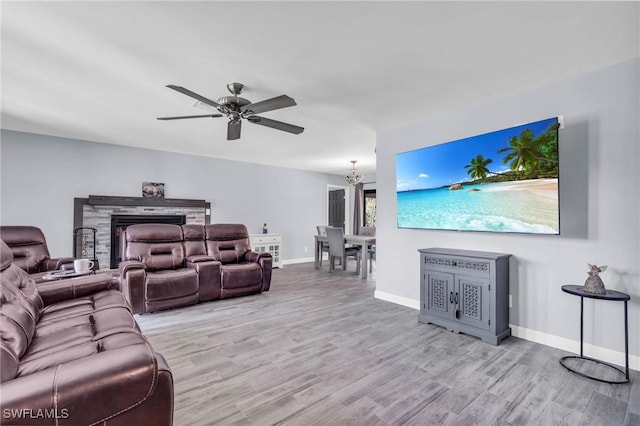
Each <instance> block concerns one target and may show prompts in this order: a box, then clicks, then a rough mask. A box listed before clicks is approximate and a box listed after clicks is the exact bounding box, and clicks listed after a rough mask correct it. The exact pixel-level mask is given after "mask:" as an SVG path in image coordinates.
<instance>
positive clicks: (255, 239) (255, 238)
mask: <svg viewBox="0 0 640 426" xmlns="http://www.w3.org/2000/svg"><path fill="white" fill-rule="evenodd" d="M249 239H250V240H251V242H252V243H253V244H269V243H279V242H281V241H282V237H281V236H280V235H250V236H249Z"/></svg>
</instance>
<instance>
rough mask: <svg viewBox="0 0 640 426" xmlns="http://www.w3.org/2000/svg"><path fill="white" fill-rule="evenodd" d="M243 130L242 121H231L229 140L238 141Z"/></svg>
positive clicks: (228, 125) (228, 130)
mask: <svg viewBox="0 0 640 426" xmlns="http://www.w3.org/2000/svg"><path fill="white" fill-rule="evenodd" d="M241 128H242V121H240V120H237V121H236V120H229V124H227V140H228V141H233V140H236V139H240V129H241Z"/></svg>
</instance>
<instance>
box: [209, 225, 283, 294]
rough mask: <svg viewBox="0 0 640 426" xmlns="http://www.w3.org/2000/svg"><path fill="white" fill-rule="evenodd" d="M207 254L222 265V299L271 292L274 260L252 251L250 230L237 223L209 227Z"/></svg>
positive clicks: (266, 254) (267, 255) (266, 255)
mask: <svg viewBox="0 0 640 426" xmlns="http://www.w3.org/2000/svg"><path fill="white" fill-rule="evenodd" d="M204 229H205V240H206V245H207V254H208V255H209V256H211V257H212V258H214V259H215V260H217V261H220V263H221V265H220V296H221V298H227V297H236V296H246V295H248V294H255V293H261V292H263V291H269V288H270V286H271V270H272V258H271V255H270V254H269V253H264V252H261V253H258V252H253V251H251V244H250V242H249V233H248V232H247V227H246V226H244V225H241V224H235V223H218V224H214V225H205V227H204Z"/></svg>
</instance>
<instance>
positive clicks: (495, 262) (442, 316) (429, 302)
mask: <svg viewBox="0 0 640 426" xmlns="http://www.w3.org/2000/svg"><path fill="white" fill-rule="evenodd" d="M418 251H419V252H420V280H421V284H420V314H419V315H418V321H420V322H423V323H431V324H435V325H439V326H442V327H446V328H447V329H449V330H451V331H453V332H456V333H465V334H470V335H472V336H476V337H479V338H481V339H482V341H484V342H487V343H491V344H492V345H498V344H499V343H500V341H501V340H502V339H504V338H505V337H508V336H510V335H511V328H509V258H510V257H511V255H510V254H503V253H490V252H482V251H471V250H455V249H446V248H428V249H420V250H418Z"/></svg>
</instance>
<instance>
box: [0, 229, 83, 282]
mask: <svg viewBox="0 0 640 426" xmlns="http://www.w3.org/2000/svg"><path fill="white" fill-rule="evenodd" d="M0 239H2V241H4V242H5V243H6V244H7V245H8V246H9V247H10V248H11V251H12V253H13V259H14V260H13V263H15V264H16V265H18V266H19V267H21V268H22V269H24V270H25V271H27V272H28V273H30V274H35V273H39V272H48V271H55V270H58V269H73V260H74V259H73V257H61V258H56V259H52V258H51V256H50V255H49V249H48V248H47V241H46V240H45V238H44V234H43V233H42V230H41V229H40V228H37V227H35V226H0Z"/></svg>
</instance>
